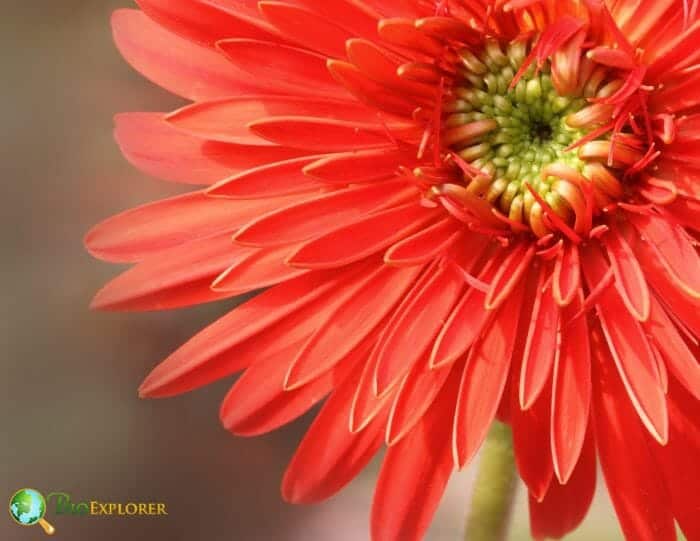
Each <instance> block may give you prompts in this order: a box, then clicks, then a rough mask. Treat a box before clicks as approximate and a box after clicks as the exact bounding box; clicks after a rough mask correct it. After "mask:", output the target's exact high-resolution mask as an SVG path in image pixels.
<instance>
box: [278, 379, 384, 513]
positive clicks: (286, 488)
mask: <svg viewBox="0 0 700 541" xmlns="http://www.w3.org/2000/svg"><path fill="white" fill-rule="evenodd" d="M358 379H359V374H355V375H354V376H352V377H350V378H349V379H348V380H347V381H346V382H345V383H344V384H343V385H341V386H340V387H338V389H336V390H335V392H334V393H333V394H332V395H331V397H330V398H329V399H328V401H327V402H326V403H325V404H324V406H323V408H322V409H321V412H320V413H319V414H318V416H317V417H316V420H315V421H314V422H313V424H312V425H311V428H309V431H308V432H307V433H306V436H305V437H304V439H303V440H302V441H301V443H300V444H299V447H298V448H297V451H296V453H295V454H294V457H293V458H292V461H291V462H290V463H289V466H288V467H287V471H286V472H285V474H284V479H283V481H282V496H283V497H284V499H285V500H287V501H289V502H293V503H313V502H318V501H321V500H324V499H326V498H329V497H331V496H332V495H333V494H335V493H336V492H338V491H339V490H340V489H341V488H343V487H344V486H345V485H346V484H347V483H349V482H350V481H351V480H352V479H353V478H354V477H355V476H356V475H357V474H358V473H359V472H360V470H362V468H364V467H365V466H366V465H367V463H368V462H369V461H370V460H371V459H372V457H373V456H374V455H375V454H376V453H377V451H379V448H380V447H381V445H382V438H383V435H384V433H383V430H382V429H383V427H384V421H385V420H386V415H387V414H388V408H387V410H386V411H385V412H384V413H383V414H382V415H381V416H378V417H376V418H375V419H374V421H373V422H371V423H370V424H369V425H368V426H367V427H365V429H364V430H362V431H361V432H359V433H357V434H353V433H351V432H350V430H349V429H348V423H347V420H348V418H349V415H350V407H351V404H352V397H353V394H354V392H355V388H356V386H357V382H358ZM319 450H323V452H319Z"/></svg>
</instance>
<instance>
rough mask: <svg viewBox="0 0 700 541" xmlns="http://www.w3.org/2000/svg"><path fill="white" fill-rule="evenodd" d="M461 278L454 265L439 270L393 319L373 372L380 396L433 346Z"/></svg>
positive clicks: (462, 286) (458, 288) (456, 292)
mask: <svg viewBox="0 0 700 541" xmlns="http://www.w3.org/2000/svg"><path fill="white" fill-rule="evenodd" d="M463 288H464V280H463V279H462V277H461V276H460V275H459V274H458V273H457V272H456V271H455V269H454V268H452V267H451V266H448V265H444V266H443V267H442V268H441V269H438V270H437V271H436V272H435V273H434V274H433V275H432V276H431V277H430V278H429V279H428V281H427V282H426V283H425V284H424V286H423V288H422V289H421V290H420V291H418V292H417V293H416V294H415V297H414V298H413V299H412V302H411V303H410V304H408V305H406V307H405V309H404V310H403V311H402V313H401V316H400V317H399V318H398V319H397V320H396V321H393V322H392V326H391V328H390V329H388V332H387V334H386V336H383V337H382V340H381V349H380V351H379V358H378V359H377V367H376V372H375V383H376V389H375V392H376V394H377V395H378V396H381V395H383V394H384V393H385V392H386V390H387V389H389V388H391V387H393V386H394V385H395V384H396V383H398V382H399V381H400V380H401V378H402V377H403V376H404V375H405V374H406V373H407V372H408V371H409V370H410V369H411V367H412V366H413V365H414V364H415V363H416V362H418V360H419V359H420V358H421V357H422V356H423V355H424V354H425V353H426V352H427V350H428V348H429V347H430V346H431V345H432V343H433V339H434V337H435V335H436V334H437V333H438V331H439V330H440V327H441V326H442V324H443V321H444V320H445V318H446V317H447V314H449V312H450V310H451V309H452V307H453V306H454V304H455V303H456V302H457V299H459V296H460V293H461V291H462V290H463Z"/></svg>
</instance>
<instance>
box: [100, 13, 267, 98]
mask: <svg viewBox="0 0 700 541" xmlns="http://www.w3.org/2000/svg"><path fill="white" fill-rule="evenodd" d="M112 32H113V33H114V41H115V42H116V44H117V47H118V48H119V51H120V52H121V54H122V56H124V58H125V59H126V61H127V62H129V64H131V65H132V66H133V67H134V68H135V69H136V70H137V71H139V72H141V73H142V74H143V75H144V76H145V77H147V78H148V79H150V80H151V81H153V82H154V83H156V84H157V85H158V86H162V87H163V88H165V89H167V90H169V91H170V92H173V93H174V94H177V95H179V96H182V97H184V98H188V99H191V100H205V99H212V98H217V97H220V96H229V95H234V94H239V93H241V92H245V91H250V90H252V89H254V88H258V84H256V82H255V81H254V79H252V78H251V77H250V76H249V75H247V74H244V73H242V72H240V71H239V70H237V69H236V68H235V66H233V65H232V64H231V63H230V62H228V61H227V60H226V59H225V58H224V57H223V56H221V54H219V53H217V52H216V51H214V50H212V49H209V48H206V47H204V46H200V45H197V44H195V43H192V42H191V41H188V40H186V39H184V38H181V37H179V36H177V35H175V34H172V33H170V32H168V31H167V30H165V29H164V28H163V27H161V26H160V25H158V24H157V23H156V22H154V21H152V20H151V19H149V18H148V17H147V16H146V15H145V14H144V13H142V12H140V11H136V10H133V9H121V10H117V11H115V12H114V14H113V15H112Z"/></svg>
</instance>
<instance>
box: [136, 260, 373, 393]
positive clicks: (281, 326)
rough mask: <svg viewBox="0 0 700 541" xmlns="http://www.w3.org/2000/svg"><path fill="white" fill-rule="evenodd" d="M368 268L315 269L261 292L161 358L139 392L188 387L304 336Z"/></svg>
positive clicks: (186, 389) (178, 390)
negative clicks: (336, 296) (330, 299)
mask: <svg viewBox="0 0 700 541" xmlns="http://www.w3.org/2000/svg"><path fill="white" fill-rule="evenodd" d="M367 269H368V267H367V265H366V264H361V265H356V266H354V267H352V268H350V269H347V270H345V271H341V272H340V273H337V272H334V273H332V275H331V274H329V273H321V272H317V273H311V274H308V275H306V276H302V277H300V278H297V279H296V280H292V281H290V282H286V283H284V284H281V285H279V286H276V287H273V288H271V289H269V290H267V291H265V292H264V293H261V294H260V295H258V296H256V297H255V298H253V299H251V300H249V301H247V302H246V303H245V304H243V305H241V306H239V307H238V308H236V309H235V310H233V311H232V312H230V313H229V314H227V315H226V316H224V317H222V318H221V319H219V320H218V321H216V322H215V323H213V324H212V325H210V326H209V327H207V328H206V329H204V330H203V331H201V332H200V333H199V334H197V335H196V336H194V337H193V338H191V339H190V340H189V341H188V342H187V343H185V344H184V345H183V346H181V347H180V349H178V350H177V351H175V352H174V353H173V354H172V355H170V356H169V357H168V358H167V359H166V360H164V361H163V362H162V363H161V364H159V365H158V366H157V367H156V368H155V369H154V370H153V371H152V372H151V373H150V374H149V376H148V377H147V378H146V379H145V381H144V382H143V383H142V384H141V387H140V388H139V393H140V394H141V396H148V397H161V396H172V395H174V394H178V393H182V392H186V391H188V390H191V389H195V388H197V387H200V386H202V385H205V384H207V383H211V382H212V381H215V380H217V379H219V378H221V377H224V376H226V375H229V374H232V373H234V372H237V371H238V370H241V369H243V368H245V367H246V366H248V365H250V364H251V363H252V362H253V361H254V360H255V359H257V358H259V357H258V355H263V354H265V352H266V351H267V352H268V353H275V352H276V351H278V348H279V347H283V346H284V344H287V345H288V344H293V343H296V342H299V341H300V340H303V339H304V338H305V337H306V336H309V335H310V334H311V332H312V331H313V329H314V328H313V325H317V324H318V321H323V319H322V318H323V315H324V314H325V313H326V311H325V310H324V309H325V307H326V304H327V299H328V297H329V296H332V295H333V294H334V292H335V291H337V290H339V289H341V288H343V287H344V285H345V284H346V283H347V282H350V281H351V280H352V279H353V277H354V276H355V275H356V274H357V273H358V272H359V273H361V272H364V271H366V270H367ZM314 301H316V302H314ZM318 318H320V319H318ZM307 321H310V322H311V323H310V324H308V323H307ZM307 327H309V328H308V330H306V328H307ZM253 337H255V338H254V339H252V340H249V339H250V338H253Z"/></svg>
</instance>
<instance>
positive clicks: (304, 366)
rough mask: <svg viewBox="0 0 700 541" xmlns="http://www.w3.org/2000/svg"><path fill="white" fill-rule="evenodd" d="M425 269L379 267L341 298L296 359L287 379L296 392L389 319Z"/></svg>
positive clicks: (289, 385) (289, 387)
mask: <svg viewBox="0 0 700 541" xmlns="http://www.w3.org/2000/svg"><path fill="white" fill-rule="evenodd" d="M421 271H422V268H421V267H412V268H408V269H394V268H391V267H388V266H386V265H381V264H380V265H379V266H378V268H377V270H376V271H375V272H373V273H371V274H367V276H366V277H365V279H363V280H361V281H358V282H357V283H356V284H355V286H354V287H352V288H348V289H347V290H346V291H345V293H344V295H343V296H342V297H340V303H338V304H337V306H336V308H335V309H334V311H333V312H332V313H331V314H330V315H329V318H328V323H327V324H326V325H324V326H322V327H319V328H318V330H317V331H316V332H315V333H314V334H313V336H311V338H310V339H309V341H308V342H307V343H306V344H304V347H303V348H302V349H301V350H300V351H299V353H298V355H297V356H296V357H295V358H294V360H293V361H292V363H291V365H290V366H289V371H288V372H287V375H286V377H285V380H284V385H285V388H287V389H293V388H295V387H298V386H300V385H304V384H305V383H307V382H308V381H309V380H311V379H313V378H315V377H316V376H317V375H318V373H321V372H324V371H326V370H327V369H328V368H329V367H332V366H333V365H335V364H336V363H338V362H339V361H340V360H341V359H342V358H343V357H344V356H345V355H347V353H348V352H349V350H351V349H352V348H354V347H355V346H356V345H357V344H359V343H360V342H361V341H362V340H363V339H364V338H365V337H366V336H367V335H368V334H370V333H371V332H372V331H373V330H374V329H375V328H376V327H377V325H379V323H380V322H381V321H382V320H383V319H384V318H385V316H387V315H388V314H389V313H390V312H391V310H392V309H393V308H394V306H395V305H396V304H397V303H398V302H399V301H400V300H401V299H402V298H403V296H404V294H405V292H406V291H407V290H408V289H409V288H410V287H411V286H412V285H413V284H414V282H415V281H416V278H417V277H418V274H419V273H420V272H421Z"/></svg>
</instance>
